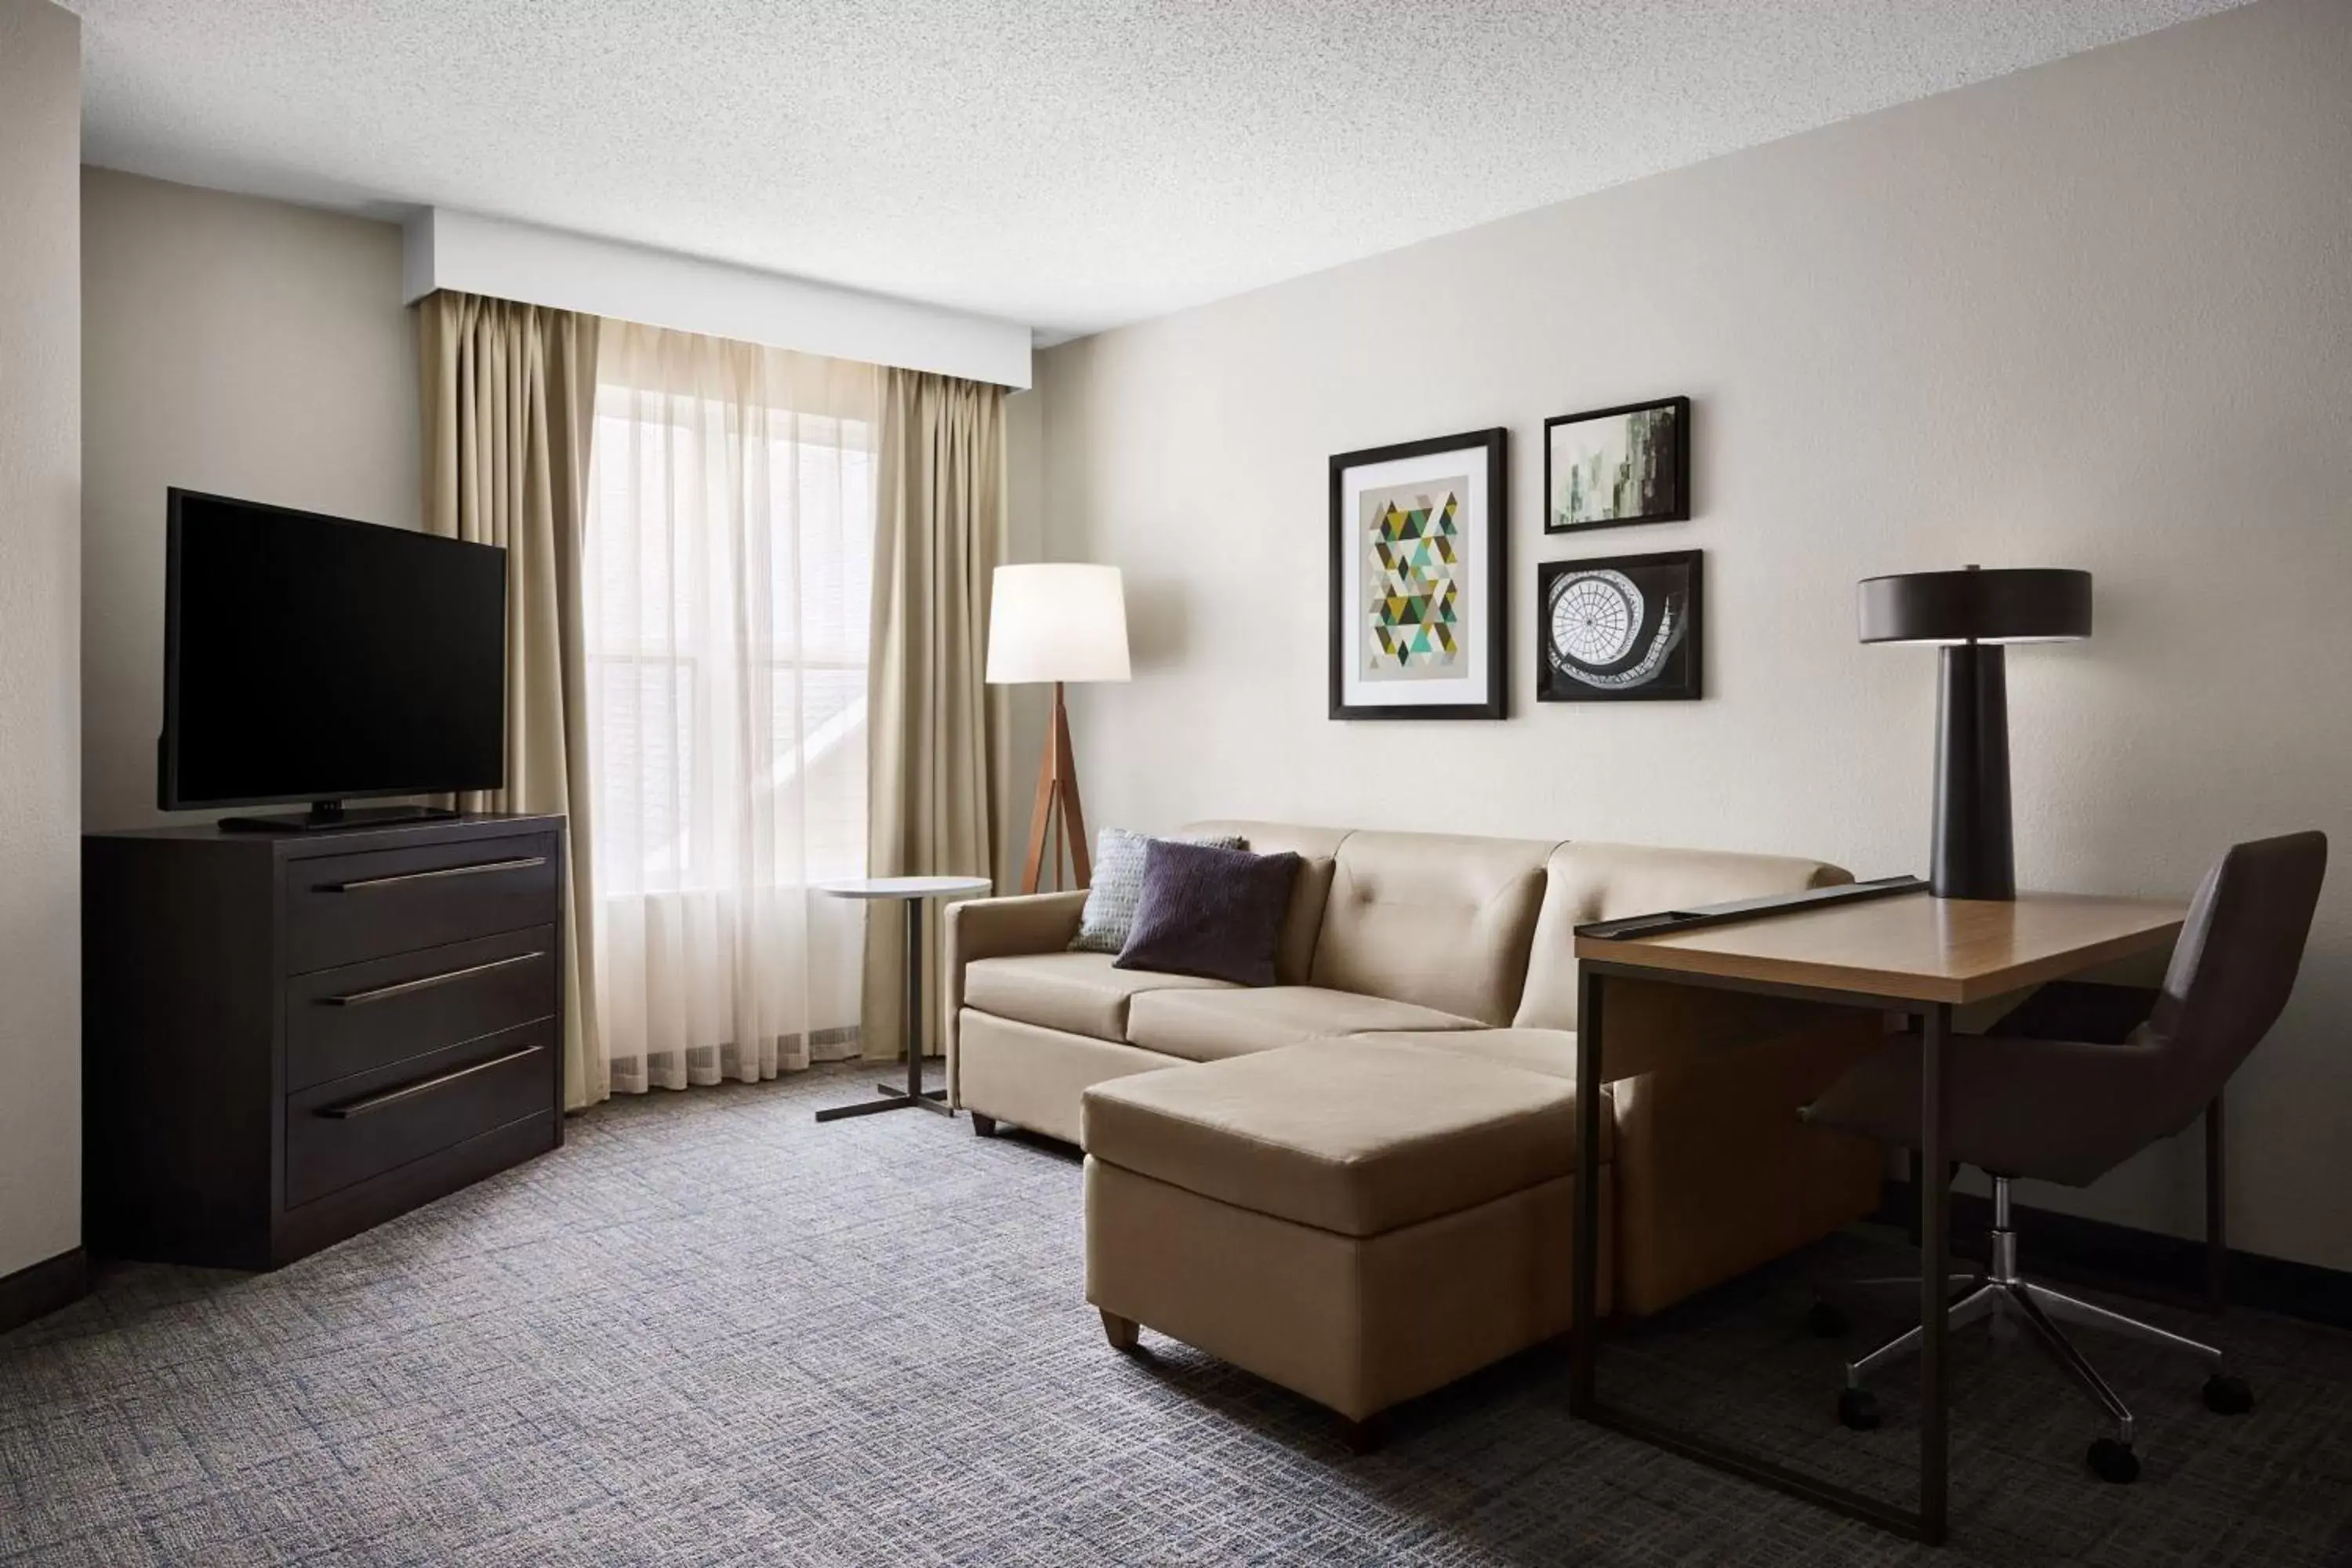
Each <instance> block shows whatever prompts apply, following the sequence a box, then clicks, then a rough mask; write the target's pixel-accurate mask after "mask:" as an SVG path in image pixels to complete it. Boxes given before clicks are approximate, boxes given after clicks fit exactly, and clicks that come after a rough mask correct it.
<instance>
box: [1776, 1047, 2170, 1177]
mask: <svg viewBox="0 0 2352 1568" xmlns="http://www.w3.org/2000/svg"><path fill="white" fill-rule="evenodd" d="M1919 1058H1920V1042H1919V1038H1918V1037H1917V1036H1916V1035H1896V1036H1893V1037H1890V1038H1889V1039H1888V1041H1887V1043H1886V1044H1885V1045H1884V1046H1881V1047H1879V1048H1878V1049H1876V1050H1874V1051H1873V1052H1872V1053H1871V1054H1870V1055H1868V1056H1866V1057H1864V1058H1862V1060H1860V1061H1858V1062H1856V1063H1855V1064H1854V1065H1853V1067H1851V1068H1847V1069H1846V1071H1845V1074H1844V1076H1843V1077H1842V1078H1840V1079H1838V1080H1837V1081H1836V1082H1835V1083H1833V1084H1832V1085H1830V1087H1829V1089H1828V1090H1827V1091H1826V1092H1824V1093H1823V1094H1822V1097H1821V1098H1820V1099H1819V1100H1815V1101H1813V1103H1812V1104H1811V1105H1809V1106H1807V1107H1806V1108H1805V1120H1806V1121H1810V1122H1812V1123H1813V1124H1814V1125H1816V1126H1821V1127H1832V1128H1835V1129H1837V1130H1838V1131H1843V1132H1859V1133H1861V1134H1863V1135H1864V1136H1865V1137H1870V1138H1876V1139H1878V1140H1880V1141H1881V1142H1887V1143H1893V1144H1895V1145H1898V1146H1900V1147H1903V1148H1909V1149H1916V1148H1917V1147H1918V1146H1919V1068H1920V1059H1919ZM2161 1059H2162V1058H2161V1055H2160V1053H2159V1052H2158V1051H2156V1050H2154V1049H2152V1048H2150V1047H2147V1046H2139V1045H2118V1046H2103V1045H2090V1044H2085V1043H2082V1042H2079V1041H2066V1040H2025V1039H2010V1038H2005V1037H1997V1036H1983V1035H1959V1036H1955V1037H1953V1039H1952V1041H1951V1043H1950V1044H1949V1045H1948V1046H1947V1047H1945V1051H1944V1151H1945V1154H1946V1156H1947V1157H1948V1158H1949V1159H1953V1160H1957V1161H1958V1162H1960V1163H1962V1164H1965V1165H1974V1166H1976V1167H1977V1168H1978V1169H1979V1170H1983V1171H1990V1172H1992V1173H1995V1174H1998V1175H2003V1176H2032V1177H2036V1178H2039V1179H2041V1180H2043V1181H2051V1182H2060V1183H2063V1184H2066V1185H2068V1186H2076V1187H2080V1186H2088V1185H2089V1184H2091V1183H2093V1182H2095V1181H2097V1180H2098V1179H2099V1178H2100V1177H2101V1176H2103V1175H2105V1174H2106V1173H2107V1172H2109V1171H2110V1170H2113V1169H2114V1168H2115V1167H2116V1166H2117V1165H2119V1164H2121V1163H2123V1162H2124V1161H2126V1160H2127V1159H2129V1158H2130V1157H2131V1156H2132V1155H2133V1154H2135V1153H2137V1152H2138V1151H2139V1149H2140V1146H2141V1145H2142V1144H2144V1143H2145V1142H2147V1138H2146V1135H2145V1133H2146V1113H2147V1110H2148V1109H2149V1107H2150V1104H2151V1102H2152V1101H2153V1100H2154V1098H2155V1097H2156V1096H2157V1095H2158V1093H2160V1091H2161V1089H2162V1085H2161V1083H2160V1082H2159V1076H2160V1066H2159V1064H2160V1062H2161ZM2173 1131H2178V1129H2177V1128H2176V1129H2173Z"/></svg>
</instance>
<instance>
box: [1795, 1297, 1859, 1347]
mask: <svg viewBox="0 0 2352 1568" xmlns="http://www.w3.org/2000/svg"><path fill="white" fill-rule="evenodd" d="M1851 1328H1853V1322H1852V1321H1850V1320H1849V1319H1848V1318H1847V1317H1846V1315H1845V1309H1844V1308H1843V1307H1841V1306H1839V1305H1838V1304H1837V1303H1836V1302H1835V1301H1818V1300H1817V1301H1815V1302H1814V1303H1813V1304H1812V1305H1811V1306H1810V1307H1808V1308H1806V1309H1805V1332H1807V1333H1809V1334H1811V1335H1812V1336H1813V1338H1815V1339H1817V1340H1835V1339H1843V1338H1844V1337H1845V1332H1846V1331H1847V1330H1848V1329H1851Z"/></svg>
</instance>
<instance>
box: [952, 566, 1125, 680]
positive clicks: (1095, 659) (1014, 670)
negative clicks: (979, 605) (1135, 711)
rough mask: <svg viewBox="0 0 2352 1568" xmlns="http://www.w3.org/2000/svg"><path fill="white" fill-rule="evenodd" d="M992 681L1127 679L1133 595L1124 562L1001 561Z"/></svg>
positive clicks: (995, 587)
mask: <svg viewBox="0 0 2352 1568" xmlns="http://www.w3.org/2000/svg"><path fill="white" fill-rule="evenodd" d="M987 679H988V681H989V683H990V684H991V685H993V686H1010V685H1014V684H1017V683H1019V682H1022V681H1027V680H1125V679H1128V668H1127V596H1126V595H1125V593H1124V592H1123V591H1122V590H1121V588H1120V585H1119V576H1118V567H1116V566H1080V565H1076V564H1072V563H1051V564H1045V565H1035V566H999V567H998V568H997V569H996V580H995V582H994V584H992V593H991V598H990V605H989V615H988V676H987Z"/></svg>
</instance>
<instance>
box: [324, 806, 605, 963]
mask: <svg viewBox="0 0 2352 1568" xmlns="http://www.w3.org/2000/svg"><path fill="white" fill-rule="evenodd" d="M559 842H560V841H559V840H558V839H557V838H556V837H555V836H554V835H552V834H528V835H520V836H517V837H512V838H472V839H461V840H459V841H457V842H456V843H451V844H435V845H429V846H425V847H418V848H415V849H383V850H378V851H376V852H374V853H372V854H365V855H327V856H321V857H320V858H316V859H302V860H295V861H291V862H289V864H288V866H287V868H286V877H287V887H286V955H287V956H286V968H287V972H288V973H293V974H300V973H306V972H308V971H310V970H313V969H327V968H331V967H332V966H333V965H336V964H341V963H357V962H359V961H360V960H362V959H369V958H382V957H384V956H385V955H387V954H390V953H395V952H414V951H415V950H416V949H418V948H422V947H439V946H441V945H443V944H444V943H447V942H462V941H464V940H466V939H467V937H476V936H489V935H492V934H493V933H495V932H498V931H517V930H520V929H522V928H524V927H528V926H540V925H548V924H551V923H552V922H553V921H554V920H555V918H556V895H557V891H558V887H559V881H560V879H561V878H562V853H561V851H560V849H559V847H558V845H559Z"/></svg>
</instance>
